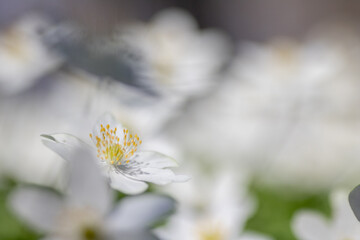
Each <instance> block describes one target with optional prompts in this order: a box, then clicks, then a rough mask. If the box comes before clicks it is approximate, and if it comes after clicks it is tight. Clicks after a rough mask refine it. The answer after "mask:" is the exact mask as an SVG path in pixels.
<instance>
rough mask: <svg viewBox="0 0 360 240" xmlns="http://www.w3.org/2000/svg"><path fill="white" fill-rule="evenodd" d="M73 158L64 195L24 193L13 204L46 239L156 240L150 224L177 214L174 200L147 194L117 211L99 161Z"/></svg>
mask: <svg viewBox="0 0 360 240" xmlns="http://www.w3.org/2000/svg"><path fill="white" fill-rule="evenodd" d="M70 158H71V159H72V161H71V163H70V174H69V181H68V186H67V188H66V191H65V195H64V196H63V197H61V196H60V195H59V194H56V193H55V192H53V191H49V190H45V189H41V188H36V187H19V188H18V189H16V190H15V191H14V192H13V193H12V194H11V195H10V199H9V200H10V201H9V202H10V206H11V207H12V209H13V210H14V212H15V214H17V216H19V217H20V218H21V219H23V220H24V221H25V223H27V224H28V225H29V226H31V227H33V228H34V229H35V230H38V231H39V232H41V233H44V234H46V235H47V237H46V239H47V240H50V239H53V240H55V239H56V240H90V239H92V240H95V239H97V240H100V239H101V240H103V239H104V240H105V239H107V240H116V239H132V240H149V239H156V238H155V237H154V236H153V235H152V233H151V230H150V227H151V224H154V223H155V222H156V221H158V220H160V218H162V217H164V216H165V215H166V214H168V213H169V212H170V211H171V210H172V209H173V207H174V202H173V200H171V199H170V198H167V197H164V196H158V195H155V194H144V195H140V196H136V197H127V198H124V199H123V200H121V202H120V203H119V204H116V205H115V206H114V205H113V194H112V191H111V190H110V188H109V187H108V185H107V182H106V181H105V179H104V178H103V176H102V174H101V171H100V169H99V166H98V165H97V164H96V163H95V159H93V158H92V156H91V155H90V154H89V153H88V152H84V151H79V152H74V154H73V155H71V156H70ZM84 172H86V174H84ZM44 240H45V239H44Z"/></svg>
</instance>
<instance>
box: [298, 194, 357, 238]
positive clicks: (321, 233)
mask: <svg viewBox="0 0 360 240" xmlns="http://www.w3.org/2000/svg"><path fill="white" fill-rule="evenodd" d="M331 205H332V217H331V219H328V218H326V217H325V216H323V215H321V214H319V213H316V212H314V211H308V210H301V211H299V212H298V213H296V215H295V216H294V219H293V223H292V228H293V231H294V234H295V236H296V237H297V239H299V240H323V239H327V240H344V239H352V240H359V239H360V223H359V222H358V221H357V220H356V218H355V216H354V214H353V213H352V211H351V208H350V206H349V202H348V194H347V192H345V191H335V192H333V193H332V194H331Z"/></svg>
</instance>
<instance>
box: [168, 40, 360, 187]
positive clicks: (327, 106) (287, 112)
mask: <svg viewBox="0 0 360 240" xmlns="http://www.w3.org/2000/svg"><path fill="white" fill-rule="evenodd" d="M325 39H327V38H320V37H316V38H315V37H310V38H309V39H308V40H307V41H304V42H302V43H298V42H295V41H293V40H276V41H273V42H270V43H268V44H256V43H249V44H244V45H243V48H242V51H241V52H240V54H239V55H238V56H237V57H236V58H235V60H234V63H233V65H232V66H231V68H230V69H229V72H228V73H227V74H228V75H227V76H226V81H224V82H223V84H222V85H220V86H219V88H218V89H217V91H216V92H214V93H213V94H212V95H209V96H208V97H207V98H205V99H204V100H202V101H198V102H195V103H193V104H192V105H191V106H189V108H188V109H187V113H186V114H183V115H182V116H181V117H180V118H178V119H177V120H176V121H175V122H174V123H173V125H172V126H171V129H172V130H171V131H172V135H173V136H176V140H177V141H178V143H179V144H181V145H182V146H183V148H184V149H185V152H187V153H191V154H197V155H198V156H199V158H203V159H208V160H212V161H214V162H216V161H219V159H221V161H222V162H229V164H230V165H232V164H234V163H236V164H239V165H238V166H244V165H245V166H246V167H248V166H250V167H251V168H252V169H253V170H254V172H255V173H256V174H258V175H259V176H260V177H261V178H262V179H263V180H264V182H265V183H267V184H280V185H295V186H297V187H299V188H304V189H307V190H317V189H324V188H326V189H329V188H331V187H333V186H340V185H342V186H343V185H353V184H355V183H356V182H358V181H359V174H358V171H359V169H360V152H359V150H358V147H357V146H359V144H360V136H359V134H357V132H358V130H359V125H358V120H359V116H360V114H359V113H360V112H359V110H358V107H357V106H358V104H359V103H360V98H359V94H358V89H359V87H360V81H357V78H358V76H359V73H358V70H357V69H355V68H354V67H352V68H350V67H349V65H350V64H349V63H351V62H352V61H355V62H360V54H359V53H360V51H356V53H355V52H351V51H345V50H346V48H343V47H340V46H341V44H342V43H341V41H340V42H338V41H335V40H334V39H333V40H329V39H328V40H327V41H326V40H325ZM347 42H349V43H352V45H351V46H352V47H348V48H349V49H348V50H350V49H354V51H355V50H356V49H357V45H356V44H354V43H358V45H359V46H360V37H359V36H357V35H356V37H355V39H353V38H352V41H347ZM190 126H191V127H190Z"/></svg>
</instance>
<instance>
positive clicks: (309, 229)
mask: <svg viewBox="0 0 360 240" xmlns="http://www.w3.org/2000/svg"><path fill="white" fill-rule="evenodd" d="M292 229H293V231H294V234H295V236H297V237H298V238H299V239H306V240H319V239H331V235H332V233H331V230H330V228H329V226H328V224H327V222H326V219H325V218H324V217H322V216H321V215H319V214H317V213H314V212H310V211H301V212H299V213H297V214H296V216H295V218H294V220H293V222H292Z"/></svg>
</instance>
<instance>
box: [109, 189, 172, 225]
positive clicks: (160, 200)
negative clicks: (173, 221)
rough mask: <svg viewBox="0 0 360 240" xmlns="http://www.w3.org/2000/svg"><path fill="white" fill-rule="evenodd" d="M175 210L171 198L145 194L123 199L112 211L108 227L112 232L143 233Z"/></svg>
mask: <svg viewBox="0 0 360 240" xmlns="http://www.w3.org/2000/svg"><path fill="white" fill-rule="evenodd" d="M174 208H175V202H174V200H172V199H170V198H169V197H165V196H160V195H155V194H143V195H139V196H134V197H127V198H125V199H123V200H122V201H121V202H120V204H118V206H117V207H116V208H115V209H114V211H112V214H111V215H110V216H109V219H108V220H107V224H106V226H108V227H109V229H111V230H112V231H124V230H132V231H136V230H137V231H139V230H140V231H141V229H146V228H148V227H150V225H151V224H153V223H154V222H155V221H157V220H160V219H161V218H162V217H164V216H166V215H167V214H169V213H170V212H171V211H172V210H173V209H174Z"/></svg>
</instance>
